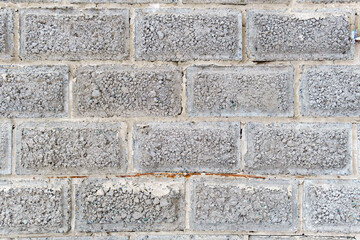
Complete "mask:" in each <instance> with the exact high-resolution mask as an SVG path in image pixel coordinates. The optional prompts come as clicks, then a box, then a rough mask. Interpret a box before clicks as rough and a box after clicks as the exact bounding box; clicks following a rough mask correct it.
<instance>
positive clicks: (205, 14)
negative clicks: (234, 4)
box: [135, 8, 242, 61]
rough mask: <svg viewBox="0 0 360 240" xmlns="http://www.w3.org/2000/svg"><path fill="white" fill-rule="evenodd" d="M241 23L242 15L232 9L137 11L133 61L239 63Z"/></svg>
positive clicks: (240, 54) (240, 56)
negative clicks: (224, 61) (215, 61)
mask: <svg viewBox="0 0 360 240" xmlns="http://www.w3.org/2000/svg"><path fill="white" fill-rule="evenodd" d="M241 21H242V19H241V12H240V11H237V10H231V9H196V10H195V9H170V8H166V9H138V10H136V16H135V58H136V59H137V60H149V61H188V60H241V58H242V50H241V49H242V43H241V42H242V25H241Z"/></svg>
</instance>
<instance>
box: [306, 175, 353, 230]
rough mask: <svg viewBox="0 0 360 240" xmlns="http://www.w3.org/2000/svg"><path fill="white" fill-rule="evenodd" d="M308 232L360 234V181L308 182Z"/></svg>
mask: <svg viewBox="0 0 360 240" xmlns="http://www.w3.org/2000/svg"><path fill="white" fill-rule="evenodd" d="M303 199H304V205H303V214H302V216H303V224H304V229H305V230H308V231H312V232H334V231H336V232H343V233H355V232H356V233H359V232H360V221H359V213H360V204H359V202H360V181H359V180H305V183H304V192H303Z"/></svg>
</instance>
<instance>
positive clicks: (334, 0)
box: [297, 0, 359, 4]
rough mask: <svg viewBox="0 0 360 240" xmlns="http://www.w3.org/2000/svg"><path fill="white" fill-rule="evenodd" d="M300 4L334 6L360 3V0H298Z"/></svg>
mask: <svg viewBox="0 0 360 240" xmlns="http://www.w3.org/2000/svg"><path fill="white" fill-rule="evenodd" d="M297 1H298V2H300V3H303V2H304V3H306V2H311V3H318V4H324V3H325V4H333V3H356V2H359V0H297Z"/></svg>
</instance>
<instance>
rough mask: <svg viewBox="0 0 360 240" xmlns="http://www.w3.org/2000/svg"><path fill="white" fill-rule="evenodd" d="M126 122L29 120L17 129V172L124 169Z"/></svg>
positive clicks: (43, 172)
mask: <svg viewBox="0 0 360 240" xmlns="http://www.w3.org/2000/svg"><path fill="white" fill-rule="evenodd" d="M125 132H126V126H125V124H122V123H112V122H42V123H34V122H26V123H23V124H21V125H20V126H18V127H17V129H16V141H17V142H16V151H17V154H16V162H17V166H16V172H17V173H18V174H25V175H39V174H40V175H41V174H54V175H66V174H90V173H97V172H102V173H117V174H118V173H123V172H125V170H126V162H127V161H126V160H127V152H126V150H125V145H126V141H125Z"/></svg>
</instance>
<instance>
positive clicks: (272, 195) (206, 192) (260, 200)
mask: <svg viewBox="0 0 360 240" xmlns="http://www.w3.org/2000/svg"><path fill="white" fill-rule="evenodd" d="M190 184H191V186H190V189H191V197H190V198H191V200H190V204H191V205H190V229H194V230H202V231H203V230H208V231H225V230H228V231H279V232H283V231H286V232H295V230H296V229H297V222H298V220H297V217H298V213H297V198H296V195H297V189H298V186H297V183H296V182H295V181H293V180H290V181H289V180H259V179H239V178H238V179H236V178H235V179H231V178H230V179H229V178H228V179H226V178H225V179H224V178H214V179H205V178H200V179H191V180H190Z"/></svg>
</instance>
